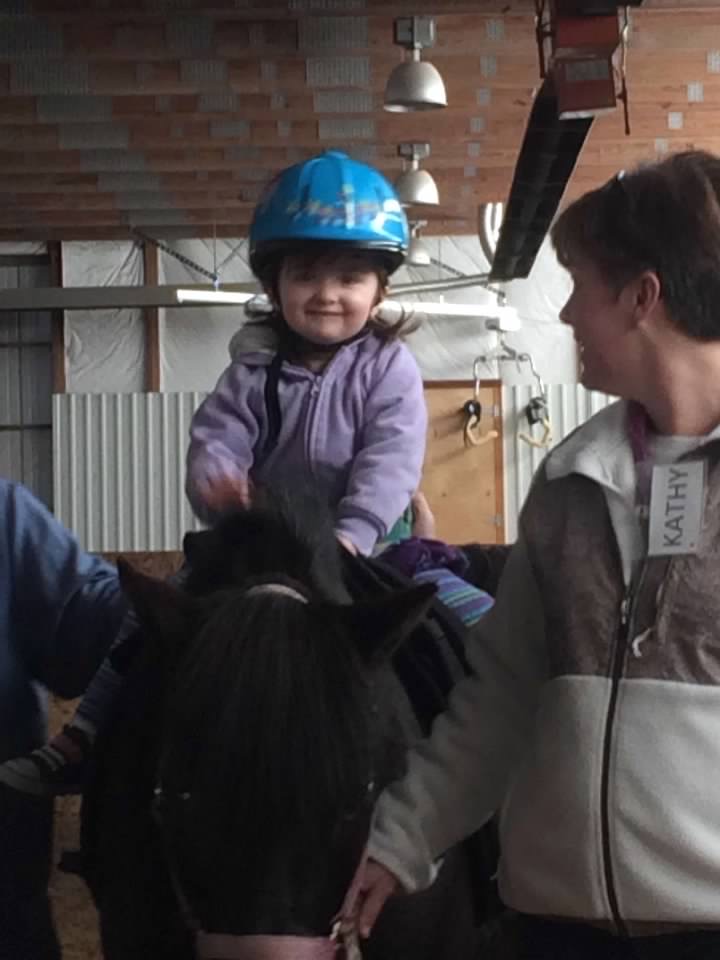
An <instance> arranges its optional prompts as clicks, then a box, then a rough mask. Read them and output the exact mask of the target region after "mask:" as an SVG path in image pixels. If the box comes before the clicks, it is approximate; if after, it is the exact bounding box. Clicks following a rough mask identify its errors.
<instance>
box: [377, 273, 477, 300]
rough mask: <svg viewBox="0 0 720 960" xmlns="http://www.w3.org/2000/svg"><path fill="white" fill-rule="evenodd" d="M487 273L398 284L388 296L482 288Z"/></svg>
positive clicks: (391, 289)
mask: <svg viewBox="0 0 720 960" xmlns="http://www.w3.org/2000/svg"><path fill="white" fill-rule="evenodd" d="M489 276H490V274H489V273H470V274H468V275H467V276H463V277H451V278H449V279H447V280H421V281H419V282H418V283H398V284H395V285H394V286H392V287H391V288H390V296H392V297H395V296H397V295H398V294H412V293H434V292H438V291H441V290H460V289H462V288H463V287H483V286H485V285H486V284H487V282H488V277H489Z"/></svg>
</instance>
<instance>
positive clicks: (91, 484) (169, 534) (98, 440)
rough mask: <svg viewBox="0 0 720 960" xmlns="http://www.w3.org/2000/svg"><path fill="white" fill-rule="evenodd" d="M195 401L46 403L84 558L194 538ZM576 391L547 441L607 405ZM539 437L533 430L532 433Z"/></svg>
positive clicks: (511, 425) (511, 521)
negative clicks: (189, 465) (188, 491)
mask: <svg viewBox="0 0 720 960" xmlns="http://www.w3.org/2000/svg"><path fill="white" fill-rule="evenodd" d="M533 395H534V388H533V387H532V386H530V385H528V386H525V385H523V386H514V387H503V392H502V398H503V399H502V402H503V428H504V440H503V459H504V476H505V489H504V497H505V537H506V540H507V542H508V543H511V542H512V541H513V540H514V539H515V537H516V535H517V518H518V514H519V511H520V508H521V506H522V503H523V501H524V500H525V496H526V495H527V491H528V489H529V487H530V482H531V480H532V477H533V474H534V473H535V470H536V469H537V468H538V466H539V465H540V463H541V461H542V459H543V457H544V455H545V453H546V451H545V450H541V449H538V448H536V447H532V446H530V445H529V444H527V443H526V442H525V441H524V440H522V439H521V438H520V436H519V433H520V432H523V431H525V430H526V429H527V421H526V420H525V412H524V411H525V407H526V406H527V404H528V402H529V400H530V399H531V397H532V396H533ZM204 397H205V394H204V393H121V394H107V393H106V394H102V393H96V394H80V393H68V394H59V395H56V396H54V397H53V441H54V449H53V454H54V457H53V461H54V493H55V498H54V502H55V513H56V515H57V516H58V518H59V519H60V520H61V521H62V522H63V523H64V524H66V525H67V526H68V527H70V528H71V529H72V530H74V531H75V533H76V534H77V535H78V537H79V539H80V542H81V543H82V545H83V546H84V547H85V549H87V550H93V551H115V550H127V551H132V550H141V551H145V550H178V549H180V547H181V545H182V538H183V535H184V533H185V532H186V531H187V530H197V529H200V524H199V523H198V521H197V520H196V519H195V518H194V517H193V515H192V511H191V509H190V506H189V504H188V503H187V500H186V499H185V494H184V479H185V452H186V450H187V443H188V430H189V428H190V420H191V418H192V414H193V411H194V410H195V409H196V407H197V406H198V405H199V404H200V402H201V401H202V400H203V398H204ZM613 399H614V398H613V397H608V396H606V395H604V394H600V393H591V392H589V391H587V390H585V389H584V388H583V387H581V386H575V385H561V386H552V387H549V388H548V402H549V409H550V420H551V423H552V427H553V439H554V442H555V443H557V442H559V441H560V440H562V439H563V437H566V436H567V435H568V434H569V433H570V432H571V431H572V430H574V429H575V427H577V426H579V425H580V424H581V423H584V422H585V421H586V420H588V419H589V418H590V417H591V416H592V415H593V414H594V413H596V412H597V411H598V410H600V409H602V408H603V407H605V406H607V404H608V403H611V402H612V401H613ZM535 434H539V428H537V427H536V428H535Z"/></svg>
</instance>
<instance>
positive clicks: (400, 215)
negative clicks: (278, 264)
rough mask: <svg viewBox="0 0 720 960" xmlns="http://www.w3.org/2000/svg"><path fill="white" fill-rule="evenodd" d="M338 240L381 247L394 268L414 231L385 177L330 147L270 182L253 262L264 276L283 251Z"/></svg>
mask: <svg viewBox="0 0 720 960" xmlns="http://www.w3.org/2000/svg"><path fill="white" fill-rule="evenodd" d="M335 243H341V244H347V245H348V246H349V247H354V248H356V249H358V250H369V251H374V252H377V253H378V254H380V255H382V259H383V261H384V262H385V265H386V267H387V270H388V273H392V272H393V271H394V270H396V269H397V268H398V267H399V266H400V264H401V263H402V262H403V260H404V259H405V255H406V254H407V251H408V245H409V243H410V231H409V228H408V223H407V218H406V216H405V212H404V210H403V208H402V206H401V205H400V201H399V200H398V198H397V194H396V193H395V191H394V189H393V188H392V186H391V185H390V183H388V181H387V180H386V179H385V177H384V176H383V175H382V174H381V173H380V172H379V171H378V170H375V169H374V168H373V167H369V166H367V164H364V163H359V162H358V161H357V160H352V159H351V158H350V157H348V156H347V154H345V153H341V152H340V151H337V150H330V151H328V152H327V153H322V154H320V156H317V157H313V158H312V159H311V160H306V161H305V162H304V163H298V164H295V166H292V167H288V168H287V169H286V170H283V171H282V172H281V173H280V174H278V176H277V177H275V179H274V180H273V181H272V182H271V183H270V184H269V186H268V187H267V189H266V191H265V193H264V195H263V196H262V198H261V199H260V202H259V203H258V205H257V207H256V208H255V214H254V216H253V221H252V225H251V227H250V266H251V268H252V270H253V272H254V273H255V275H256V276H260V275H261V273H262V272H263V269H264V268H265V267H266V266H267V265H268V262H269V261H271V260H273V259H274V258H275V257H276V256H277V254H279V253H283V252H290V251H292V250H296V249H303V248H305V249H306V248H307V246H308V245H310V244H335Z"/></svg>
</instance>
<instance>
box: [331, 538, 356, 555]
mask: <svg viewBox="0 0 720 960" xmlns="http://www.w3.org/2000/svg"><path fill="white" fill-rule="evenodd" d="M335 536H336V537H337V538H338V541H339V542H340V543H341V544H342V546H343V547H345V549H346V550H347V551H348V552H349V553H351V554H352V555H353V556H354V557H356V556H357V547H356V546H355V544H354V543H353V542H352V540H350V539H349V538H348V537H346V536H345V534H344V533H336V534H335Z"/></svg>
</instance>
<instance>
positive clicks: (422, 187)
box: [395, 170, 440, 206]
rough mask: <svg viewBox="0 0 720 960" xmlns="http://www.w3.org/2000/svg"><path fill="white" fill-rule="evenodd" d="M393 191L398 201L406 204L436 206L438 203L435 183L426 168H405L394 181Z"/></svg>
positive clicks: (438, 196) (438, 198)
mask: <svg viewBox="0 0 720 960" xmlns="http://www.w3.org/2000/svg"><path fill="white" fill-rule="evenodd" d="M395 191H396V193H397V195H398V199H399V200H400V203H403V204H406V205H407V206H414V205H415V204H419V205H421V206H422V205H425V206H437V205H438V204H439V203H440V194H439V193H438V188H437V184H436V183H435V181H434V180H433V178H432V177H431V176H430V174H429V173H428V172H427V170H406V171H405V173H401V174H400V176H399V177H398V178H397V180H396V181H395Z"/></svg>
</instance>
